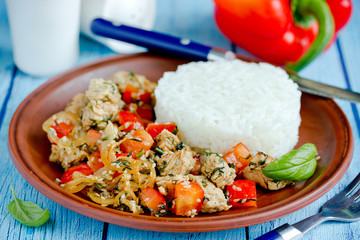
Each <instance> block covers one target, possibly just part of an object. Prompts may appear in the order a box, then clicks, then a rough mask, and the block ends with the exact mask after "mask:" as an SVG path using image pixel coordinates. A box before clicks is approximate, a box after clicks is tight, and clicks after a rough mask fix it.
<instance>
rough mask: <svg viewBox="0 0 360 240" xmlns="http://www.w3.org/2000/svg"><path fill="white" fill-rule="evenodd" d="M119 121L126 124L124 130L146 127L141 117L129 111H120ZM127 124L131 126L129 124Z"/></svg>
mask: <svg viewBox="0 0 360 240" xmlns="http://www.w3.org/2000/svg"><path fill="white" fill-rule="evenodd" d="M119 123H120V125H125V126H126V128H125V129H124V130H123V131H124V132H129V131H131V130H134V129H144V124H143V123H142V121H141V119H140V117H139V116H137V115H136V114H135V113H132V112H129V111H120V112H119ZM127 124H128V125H129V126H127Z"/></svg>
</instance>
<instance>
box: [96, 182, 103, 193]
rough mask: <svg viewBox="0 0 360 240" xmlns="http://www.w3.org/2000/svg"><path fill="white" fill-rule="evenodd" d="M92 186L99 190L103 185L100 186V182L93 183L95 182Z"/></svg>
mask: <svg viewBox="0 0 360 240" xmlns="http://www.w3.org/2000/svg"><path fill="white" fill-rule="evenodd" d="M94 187H95V188H96V189H97V190H99V191H100V190H101V189H102V187H103V186H102V185H101V184H100V183H95V184H94Z"/></svg>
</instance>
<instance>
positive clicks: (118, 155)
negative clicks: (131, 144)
mask: <svg viewBox="0 0 360 240" xmlns="http://www.w3.org/2000/svg"><path fill="white" fill-rule="evenodd" d="M127 155H129V153H116V154H115V156H116V157H126V156H127Z"/></svg>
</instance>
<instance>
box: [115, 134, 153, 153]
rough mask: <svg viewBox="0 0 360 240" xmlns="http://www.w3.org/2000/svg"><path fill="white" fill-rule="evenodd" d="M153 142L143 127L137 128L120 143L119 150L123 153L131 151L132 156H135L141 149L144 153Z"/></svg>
mask: <svg viewBox="0 0 360 240" xmlns="http://www.w3.org/2000/svg"><path fill="white" fill-rule="evenodd" d="M153 144H154V140H153V139H152V137H151V136H150V134H149V133H147V132H146V131H145V130H143V129H137V130H135V131H134V132H133V133H132V135H131V137H129V138H127V139H126V140H125V141H124V142H122V143H121V144H120V150H121V151H122V152H125V153H130V152H131V153H132V156H133V157H136V155H137V154H138V153H139V152H141V151H143V152H144V153H145V152H146V151H149V150H150V149H151V147H152V145H153Z"/></svg>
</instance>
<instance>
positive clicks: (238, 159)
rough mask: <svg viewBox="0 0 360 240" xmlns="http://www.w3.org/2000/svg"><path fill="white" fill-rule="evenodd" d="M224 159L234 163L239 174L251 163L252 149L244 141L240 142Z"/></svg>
mask: <svg viewBox="0 0 360 240" xmlns="http://www.w3.org/2000/svg"><path fill="white" fill-rule="evenodd" d="M223 159H225V161H226V162H227V163H232V164H234V167H235V170H236V174H239V173H240V172H241V171H242V170H243V169H244V168H246V166H247V165H249V163H250V161H251V159H252V156H251V152H250V150H249V149H248V148H247V147H246V146H245V145H244V144H242V143H239V144H238V145H236V146H235V147H233V148H232V149H231V150H230V151H229V152H227V153H226V154H225V155H224V156H223Z"/></svg>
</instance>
